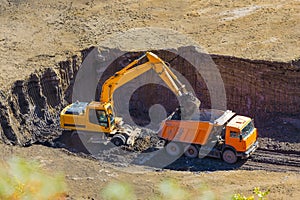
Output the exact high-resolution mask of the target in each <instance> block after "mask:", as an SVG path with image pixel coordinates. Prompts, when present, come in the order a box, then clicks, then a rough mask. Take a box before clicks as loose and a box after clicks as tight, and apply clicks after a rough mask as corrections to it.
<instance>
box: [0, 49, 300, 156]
mask: <svg viewBox="0 0 300 200" xmlns="http://www.w3.org/2000/svg"><path fill="white" fill-rule="evenodd" d="M176 51H177V52H179V51H184V52H189V51H193V52H195V48H194V47H193V46H184V47H180V48H177V49H175V51H174V49H173V51H169V50H155V51H153V52H154V53H156V54H157V55H158V56H159V57H160V58H162V59H163V60H165V61H166V62H168V63H169V64H170V66H171V67H172V68H173V69H175V70H176V71H178V72H180V73H181V74H182V75H183V76H184V77H185V78H186V79H187V80H188V81H189V84H190V85H191V87H192V89H193V90H194V91H195V94H196V96H197V97H198V98H199V99H200V100H201V102H202V104H201V108H210V107H211V96H210V93H209V90H208V88H207V86H206V84H205V78H207V77H201V74H199V73H198V72H197V71H196V70H195V68H194V67H193V65H192V64H191V63H190V62H188V61H187V60H186V59H184V58H183V57H181V56H178V55H177V54H176ZM90 52H93V53H92V54H93V55H91V54H89V53H90ZM95 52H96V53H95ZM174 52H175V53H174ZM142 53H143V52H125V51H122V50H120V49H109V48H103V49H101V48H99V49H98V48H95V47H90V48H87V49H84V50H82V51H81V53H80V54H78V55H74V56H72V57H70V58H68V59H66V60H65V61H61V62H59V63H58V64H57V65H56V66H53V67H49V68H47V69H45V70H42V71H36V72H34V73H32V74H31V75H30V76H29V77H27V78H26V79H24V80H18V81H16V82H15V83H14V84H13V85H12V87H11V90H10V91H1V93H0V108H1V109H0V118H1V124H0V137H1V140H2V141H4V142H5V143H7V144H14V145H21V146H27V145H30V144H33V143H43V144H48V143H51V142H52V141H53V140H54V139H55V138H57V137H58V136H60V135H61V133H62V130H61V129H60V127H59V113H60V111H61V110H62V108H63V107H64V106H66V105H67V104H68V103H70V102H72V101H75V100H81V101H90V100H92V99H95V100H99V92H100V90H99V88H101V85H102V84H103V83H104V81H105V80H106V79H107V78H108V77H110V76H111V75H112V74H113V73H114V72H116V71H118V70H120V69H122V68H123V67H124V66H126V65H127V64H128V63H129V62H130V60H131V61H132V60H133V59H135V58H137V57H139V56H140V55H141V54H142ZM112 54H113V55H114V56H115V55H121V56H118V58H117V59H115V60H112V58H114V56H112ZM87 56H89V59H91V58H92V60H89V63H88V64H89V65H90V69H91V70H92V71H93V75H94V76H93V77H88V79H87V80H88V81H95V80H96V81H97V82H98V81H99V83H98V87H97V89H96V90H95V91H93V92H92V94H93V96H92V97H91V96H90V95H87V94H85V93H84V92H83V94H81V96H80V95H79V96H76V95H78V94H74V93H73V86H74V82H75V78H76V75H77V73H78V71H79V70H80V65H81V63H82V62H83V61H84V60H85V59H86V58H87ZM196 56H199V57H201V56H203V53H201V52H198V55H196ZM206 56H207V55H206ZM99 58H100V59H99ZM211 58H212V60H213V61H214V63H215V64H216V66H217V68H218V70H219V71H220V74H221V77H222V80H223V83H224V87H225V90H226V106H227V108H228V109H230V110H233V111H235V112H236V113H238V114H241V115H247V116H250V117H252V118H254V120H255V124H256V127H257V128H258V129H259V135H260V137H261V138H262V139H261V142H262V146H263V147H266V148H269V149H282V150H294V151H296V150H297V149H299V143H300V135H299V131H300V87H299V85H300V65H299V61H298V62H290V63H280V62H269V61H254V60H247V59H241V58H235V57H228V56H222V55H211ZM104 62H105V64H106V65H107V63H109V67H108V68H107V69H106V70H105V71H103V69H102V68H101V67H102V65H103V64H104ZM206 70H207V72H208V73H206V74H208V75H211V76H213V73H211V74H210V73H209V69H206ZM99 72H101V76H99ZM99 77H100V78H99ZM144 78H145V77H144ZM138 81H139V80H134V81H133V82H131V83H129V87H130V84H131V85H132V87H133V88H134V85H136V84H139V82H138ZM149 82H151V81H149ZM123 95H124V94H122V90H121V89H120V90H119V91H117V92H116V96H115V102H116V105H118V104H122V103H124V102H123V99H122V97H123ZM128 104H129V105H128V106H129V115H130V116H124V115H126V113H125V114H124V113H123V114H122V110H119V112H120V113H121V115H122V117H124V118H125V119H126V118H128V119H129V118H130V119H132V120H133V122H135V123H136V124H137V125H140V126H146V127H147V125H149V123H150V118H149V112H148V111H149V109H150V108H151V106H153V105H157V104H160V105H162V106H163V107H164V108H165V110H166V114H170V113H171V112H172V111H173V110H174V109H175V108H176V107H177V106H178V101H177V99H176V97H175V95H174V94H173V93H172V92H171V91H170V90H168V89H167V88H166V87H164V86H162V85H161V84H153V83H149V84H146V85H143V86H141V87H139V88H138V89H136V90H135V91H134V92H133V93H132V95H131V97H130V99H129V101H128ZM127 115H128V113H127Z"/></svg>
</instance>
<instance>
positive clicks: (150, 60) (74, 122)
mask: <svg viewBox="0 0 300 200" xmlns="http://www.w3.org/2000/svg"><path fill="white" fill-rule="evenodd" d="M146 59H147V61H146V62H144V63H141V64H140V62H142V60H143V61H144V60H146ZM149 70H154V71H155V72H156V73H157V75H158V76H159V77H160V78H161V79H162V80H163V81H164V82H165V83H166V85H167V86H168V87H169V88H170V89H171V91H172V92H173V93H174V94H175V95H176V96H177V97H178V100H179V103H180V105H181V117H182V119H188V118H189V117H190V116H191V115H192V114H193V113H194V112H195V111H197V110H199V106H200V101H199V100H198V99H197V98H196V97H195V96H194V95H193V94H192V93H190V92H188V91H187V89H186V88H185V85H183V84H182V83H181V82H180V81H179V80H178V78H177V77H176V75H175V74H174V73H173V72H172V71H171V69H170V67H169V66H168V65H167V64H166V63H165V62H164V61H163V60H162V59H160V58H159V57H158V56H157V55H155V54H154V53H152V52H146V53H145V54H144V55H143V56H141V57H139V58H138V59H136V60H134V61H133V62H131V63H130V64H128V65H127V66H126V67H124V68H123V69H121V70H120V71H118V72H116V73H115V74H114V75H113V76H111V77H110V78H109V79H107V80H106V81H105V83H104V84H103V86H102V91H101V97H100V102H96V101H92V102H89V103H87V102H75V103H72V104H70V105H68V106H67V107H65V108H64V109H63V110H62V112H61V114H60V125H61V127H62V128H63V129H65V130H71V131H83V132H96V133H105V134H106V135H107V136H109V137H111V140H110V141H111V142H112V143H113V144H115V145H116V146H121V145H133V144H134V142H135V139H136V138H137V137H138V136H139V134H140V132H141V130H140V129H138V128H136V129H134V130H133V129H131V128H129V127H128V126H126V125H123V121H122V118H120V117H117V116H115V114H114V111H113V105H114V102H113V94H114V92H115V90H116V89H118V88H119V87H121V86H122V85H124V84H126V83H128V82H129V81H131V80H133V79H134V78H136V77H138V76H140V75H142V74H144V73H145V72H147V71H149Z"/></svg>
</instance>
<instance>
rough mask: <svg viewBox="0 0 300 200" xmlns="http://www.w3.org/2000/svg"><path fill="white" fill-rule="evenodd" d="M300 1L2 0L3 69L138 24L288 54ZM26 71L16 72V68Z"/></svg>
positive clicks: (213, 48)
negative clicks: (66, 0) (45, 0)
mask: <svg viewBox="0 0 300 200" xmlns="http://www.w3.org/2000/svg"><path fill="white" fill-rule="evenodd" d="M299 11H300V2H299V1H296V0H295V1H269V0H265V1H248V0H246V1H238V2H232V1H230V2H226V1H225V2H223V1H218V0H214V1H209V2H207V1H185V2H182V1H172V3H170V2H168V1H156V0H154V1H153V0H152V1H150V0H147V1H142V2H140V1H135V0H130V1H86V0H76V1H72V2H63V1H58V0H52V1H50V2H47V3H45V2H40V1H35V0H24V1H19V0H11V1H5V0H1V4H0V22H1V23H0V24H1V32H0V52H1V60H0V67H1V76H0V81H1V82H2V83H5V84H4V85H3V86H2V88H8V87H9V86H10V84H11V83H12V82H13V80H15V79H20V78H22V77H23V76H24V75H28V74H29V73H30V72H31V71H33V70H35V69H38V68H40V67H42V66H51V65H54V64H55V63H57V61H60V60H62V57H66V56H68V55H69V54H70V52H75V51H78V50H79V49H83V48H86V47H88V46H91V45H95V46H97V45H99V44H101V41H103V40H105V38H106V37H107V36H109V35H111V34H114V33H118V32H120V31H126V30H128V29H131V28H138V27H148V26H154V27H161V28H169V29H172V30H175V31H178V32H181V33H183V34H187V35H188V36H190V37H191V38H192V39H194V40H195V41H197V42H198V43H199V44H200V45H201V46H203V47H204V48H205V49H206V50H207V51H208V52H209V53H213V54H222V55H233V56H237V57H244V58H252V59H266V60H283V61H290V60H293V59H296V58H299V55H300V48H299V46H300V45H299V41H300V40H299V35H300V27H299V26H300V25H299V24H300V23H299V19H300V17H299V13H300V12H299ZM16 71H17V72H20V73H15V72H16Z"/></svg>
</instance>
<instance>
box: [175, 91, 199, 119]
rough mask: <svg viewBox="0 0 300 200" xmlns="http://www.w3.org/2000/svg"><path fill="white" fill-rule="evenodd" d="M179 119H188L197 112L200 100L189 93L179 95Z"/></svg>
mask: <svg viewBox="0 0 300 200" xmlns="http://www.w3.org/2000/svg"><path fill="white" fill-rule="evenodd" d="M179 102H180V111H181V120H189V119H191V118H192V116H193V115H195V114H197V113H199V107H200V105H201V101H200V100H199V99H198V98H197V97H195V96H194V95H193V94H191V93H186V94H183V95H182V96H180V99H179Z"/></svg>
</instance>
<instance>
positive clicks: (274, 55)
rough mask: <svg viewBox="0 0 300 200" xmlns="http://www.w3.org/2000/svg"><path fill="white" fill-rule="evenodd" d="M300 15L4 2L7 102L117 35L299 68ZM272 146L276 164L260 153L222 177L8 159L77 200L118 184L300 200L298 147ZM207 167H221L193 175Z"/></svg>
mask: <svg viewBox="0 0 300 200" xmlns="http://www.w3.org/2000/svg"><path fill="white" fill-rule="evenodd" d="M299 13H300V1H296V0H293V1H292V0H291V1H268V0H265V1H250V0H249V1H248V0H245V1H237V2H235V1H218V0H213V1H177V0H176V1H172V2H169V1H156V0H154V1H150V0H149V1H135V0H128V1H97V0H95V1H84V0H76V1H72V2H69V1H59V0H52V1H50V2H42V1H37V0H24V1H22V0H0V26H1V31H0V58H1V59H0V70H1V73H0V83H1V87H0V90H2V91H4V92H6V91H8V90H9V89H10V88H11V85H12V83H13V82H14V81H16V80H19V79H24V78H25V77H26V76H28V75H29V74H30V73H32V72H34V71H35V70H40V69H43V68H45V67H49V66H55V65H56V64H57V63H58V62H59V61H61V60H64V59H65V58H66V57H68V56H70V55H72V54H74V53H78V52H79V51H80V50H81V49H84V48H87V47H89V46H97V45H100V44H101V42H103V41H105V38H106V37H108V36H110V35H112V34H115V33H118V32H122V31H126V30H129V29H131V28H139V27H153V26H154V27H161V28H168V29H172V30H176V31H179V32H181V33H183V34H186V35H188V36H189V37H190V38H192V39H194V40H195V41H197V42H198V43H199V44H201V46H202V47H203V48H204V49H205V50H206V51H207V52H209V53H211V54H220V55H230V56H235V57H240V58H247V59H255V60H268V61H284V62H289V61H293V60H298V59H299V58H300V14H299ZM296 131H298V132H299V129H297V130H296ZM264 140H267V141H268V139H267V138H265V139H264ZM264 144H267V142H264ZM270 144H271V146H272V147H274V146H276V145H277V146H278V145H281V146H282V145H285V146H284V148H282V149H284V151H282V152H278V151H276V152H274V153H272V152H271V155H270V152H269V151H264V150H260V151H258V152H257V153H256V154H255V155H254V156H253V158H251V159H250V160H249V161H247V162H246V163H245V164H243V165H241V167H238V166H235V167H226V166H225V167H222V165H223V164H222V162H221V161H217V160H214V159H207V160H204V161H188V160H185V159H184V158H183V160H181V161H179V163H180V164H182V163H186V165H185V166H184V167H183V168H180V167H178V165H176V163H175V164H174V165H173V166H170V167H168V169H164V170H157V169H156V168H152V167H149V166H143V165H142V166H137V165H133V164H130V165H122V163H121V164H120V163H117V164H116V163H111V162H106V161H99V160H96V159H93V158H91V157H89V156H86V155H82V154H76V153H71V152H70V151H68V150H65V149H54V148H49V147H46V146H42V145H33V146H30V147H27V148H22V147H17V146H8V145H4V144H0V148H1V152H0V157H1V160H5V159H7V158H9V157H11V156H20V157H24V158H26V159H30V160H31V159H34V160H38V161H39V162H40V163H41V166H42V167H43V168H45V169H47V170H49V171H54V172H62V173H64V174H65V177H66V181H67V184H68V188H69V191H68V195H69V196H70V199H92V198H93V199H101V197H100V192H99V191H100V190H101V189H102V188H103V187H104V186H105V185H106V184H107V183H109V182H111V181H124V182H128V183H130V184H132V185H133V186H134V189H135V191H136V194H137V197H138V198H139V199H147V198H149V197H151V195H152V194H157V193H158V183H159V182H161V181H163V180H165V179H168V178H172V179H175V180H176V181H178V182H179V184H180V185H182V187H183V188H184V189H187V191H189V192H190V193H191V194H196V193H197V192H198V191H197V189H198V188H199V187H198V186H200V185H206V186H208V188H209V189H210V190H211V191H212V192H213V193H214V194H215V195H216V197H217V198H218V199H228V198H229V196H230V194H233V193H236V192H242V193H244V194H247V195H250V194H251V191H252V189H253V188H254V187H261V188H262V189H267V188H270V189H271V194H270V195H269V198H270V199H299V197H300V192H299V189H298V188H299V187H300V181H299V180H300V179H299V178H300V177H299V171H300V170H299V168H300V162H299V149H294V148H293V149H289V148H288V146H289V145H290V144H285V143H284V144H283V143H280V144H279V143H277V142H276V141H275V142H274V141H270ZM291 146H293V147H295V146H296V147H298V146H299V145H298V144H296V145H295V144H293V145H291ZM267 148H268V147H267V146H265V149H267ZM276 149H278V148H277V147H274V148H271V150H276ZM291 150H292V151H291ZM272 159H273V160H274V159H275V162H272ZM206 161H207V162H206ZM205 163H206V164H207V163H215V164H214V166H219V167H217V168H215V169H209V168H206V167H203V168H201V167H200V168H199V167H198V168H197V167H194V168H193V166H199V165H201V164H205ZM216 163H217V164H216Z"/></svg>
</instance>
